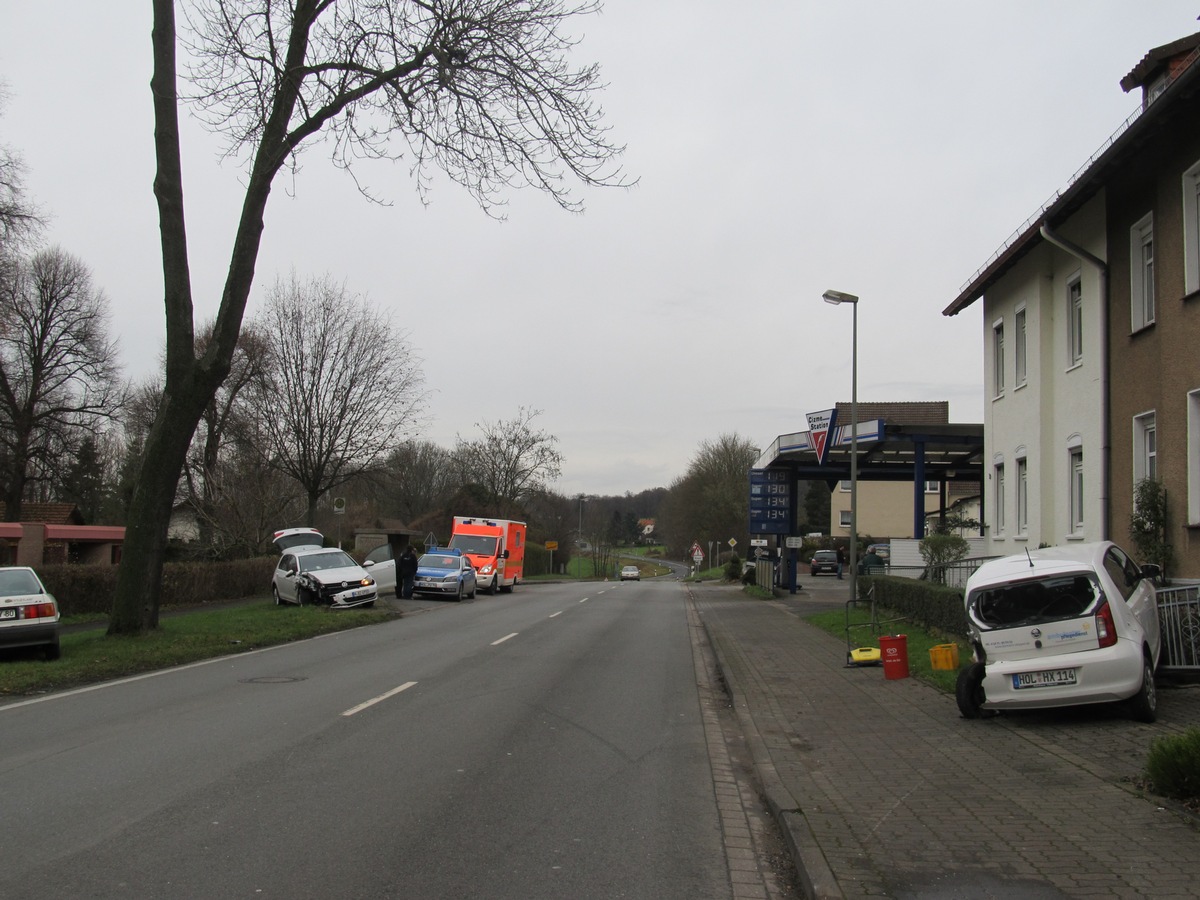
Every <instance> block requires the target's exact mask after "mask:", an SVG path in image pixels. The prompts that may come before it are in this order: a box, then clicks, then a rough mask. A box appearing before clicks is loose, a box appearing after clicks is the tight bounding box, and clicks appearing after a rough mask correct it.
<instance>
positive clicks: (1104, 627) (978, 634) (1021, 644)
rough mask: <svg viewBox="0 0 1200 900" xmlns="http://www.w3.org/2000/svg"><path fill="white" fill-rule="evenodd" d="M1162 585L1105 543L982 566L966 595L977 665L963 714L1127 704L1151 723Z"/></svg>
mask: <svg viewBox="0 0 1200 900" xmlns="http://www.w3.org/2000/svg"><path fill="white" fill-rule="evenodd" d="M1158 576H1159V569H1158V567H1157V566H1139V565H1138V564H1137V563H1135V562H1134V561H1133V560H1132V559H1131V558H1130V556H1129V555H1128V554H1127V553H1125V551H1123V550H1122V549H1121V548H1120V547H1118V546H1117V545H1116V544H1113V543H1111V542H1109V541H1102V542H1099V543H1091V544H1075V545H1069V546H1065V547H1051V548H1048V549H1040V550H1032V551H1027V552H1025V553H1022V554H1019V555H1016V556H1008V557H1005V558H1003V559H997V560H992V561H991V562H987V563H984V564H983V565H982V566H980V567H979V569H978V570H977V571H976V572H975V574H974V575H972V576H971V578H970V579H969V580H968V581H967V586H966V592H965V598H964V602H965V603H966V612H967V620H968V627H969V636H970V639H971V644H972V646H973V647H974V662H973V663H972V664H971V665H970V666H968V667H967V668H965V669H963V670H962V672H960V673H959V677H958V688H957V692H956V693H957V700H958V708H959V711H960V712H961V713H962V714H963V716H964V717H966V718H968V719H974V718H979V717H980V716H981V715H984V714H987V713H993V714H994V713H995V712H997V711H1001V710H1014V709H1036V708H1041V707H1054V706H1079V705H1083V704H1089V703H1108V702H1118V701H1123V702H1126V703H1127V704H1128V707H1129V711H1130V713H1131V714H1132V716H1133V717H1134V718H1136V719H1138V720H1140V721H1143V722H1153V721H1154V717H1155V714H1156V708H1157V695H1156V694H1155V689H1154V671H1155V669H1156V668H1157V667H1158V659H1159V653H1160V647H1161V642H1160V632H1159V622H1158V605H1157V601H1156V599H1155V592H1154V585H1153V583H1152V579H1153V578H1156V577H1158Z"/></svg>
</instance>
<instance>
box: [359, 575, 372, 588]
mask: <svg viewBox="0 0 1200 900" xmlns="http://www.w3.org/2000/svg"><path fill="white" fill-rule="evenodd" d="M359 584H361V585H362V586H363V587H374V586H375V579H374V578H371V577H370V576H367V577H366V578H364V579H362V580H361V581H360V582H359Z"/></svg>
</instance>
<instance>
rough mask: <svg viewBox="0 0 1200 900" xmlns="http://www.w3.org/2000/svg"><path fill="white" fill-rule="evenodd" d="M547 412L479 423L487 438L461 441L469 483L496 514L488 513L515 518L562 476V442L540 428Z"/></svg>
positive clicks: (460, 458) (458, 453)
mask: <svg viewBox="0 0 1200 900" xmlns="http://www.w3.org/2000/svg"><path fill="white" fill-rule="evenodd" d="M541 414H542V413H541V410H532V409H526V408H525V407H523V406H522V407H520V408H519V409H518V411H517V415H516V416H515V417H514V418H512V419H511V420H509V421H507V422H504V421H500V422H483V423H482V424H480V423H476V425H475V427H476V428H478V429H479V430H480V431H482V432H483V436H482V437H480V438H478V439H476V440H473V441H468V440H464V439H463V438H462V437H459V438H458V439H457V440H456V441H455V447H454V456H455V459H456V461H457V463H458V466H459V467H460V470H461V471H462V473H463V475H462V477H463V480H464V481H468V482H475V483H476V484H479V485H480V486H481V487H482V488H483V489H484V491H485V492H486V494H487V496H488V498H489V500H490V503H491V505H492V509H490V510H483V511H482V512H485V513H490V514H493V515H497V516H508V515H511V514H513V512H514V511H515V510H516V509H517V507H518V505H519V504H520V502H521V501H522V500H523V499H525V498H526V497H528V496H529V495H530V494H532V493H534V492H536V491H542V490H545V489H546V484H547V482H549V481H553V480H554V479H555V478H557V477H558V476H559V475H560V474H562V461H563V457H562V454H561V453H559V452H558V450H556V449H555V444H557V443H558V438H556V437H554V435H552V434H549V433H547V432H545V431H537V430H535V429H534V426H533V420H534V419H536V418H537V417H538V416H540V415H541Z"/></svg>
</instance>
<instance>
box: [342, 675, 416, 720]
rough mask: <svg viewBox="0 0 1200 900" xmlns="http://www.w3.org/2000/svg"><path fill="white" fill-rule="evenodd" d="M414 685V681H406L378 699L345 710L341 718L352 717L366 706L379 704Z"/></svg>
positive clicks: (374, 698) (373, 698)
mask: <svg viewBox="0 0 1200 900" xmlns="http://www.w3.org/2000/svg"><path fill="white" fill-rule="evenodd" d="M415 685H416V682H415V681H406V682H404V684H402V685H400V686H399V687H394V688H392V689H391V690H390V691H388V692H387V693H384V694H380V695H379V696H378V697H372V698H371V699H370V700H367V701H365V702H363V703H360V704H358V706H352V707H350V709H348V710H346V711H345V712H344V713H342V715H343V716H352V715H354V714H355V713H360V712H362V711H363V710H364V709H366V708H367V707H368V706H374V705H375V704H376V703H379V702H380V701H382V700H386V699H387V698H388V697H395V696H396V695H397V694H398V693H400V692H401V691H407V690H408V689H409V688H410V687H414V686H415Z"/></svg>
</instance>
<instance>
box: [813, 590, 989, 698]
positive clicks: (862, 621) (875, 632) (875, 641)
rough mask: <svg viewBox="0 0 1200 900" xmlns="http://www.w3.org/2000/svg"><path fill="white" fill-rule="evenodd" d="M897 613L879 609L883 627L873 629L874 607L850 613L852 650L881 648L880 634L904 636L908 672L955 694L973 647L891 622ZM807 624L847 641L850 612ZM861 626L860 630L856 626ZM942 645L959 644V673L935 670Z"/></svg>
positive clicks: (826, 615)
mask: <svg viewBox="0 0 1200 900" xmlns="http://www.w3.org/2000/svg"><path fill="white" fill-rule="evenodd" d="M896 617H897V616H896V614H895V613H893V612H890V611H889V610H886V609H877V610H876V612H875V619H876V621H877V622H878V623H880V624H879V627H878V628H873V627H871V625H870V622H871V608H870V606H869V605H865V604H860V605H858V606H856V607H855V608H854V609H852V610H850V624H851V626H852V628H851V631H850V645H851V646H852V647H878V646H879V635H880V634H885V635H894V634H903V635H905V636H906V638H907V639H906V644H907V646H908V670H909V672H910V673H911V674H912V675H913V677H915V678H920V679H921V680H922V681H926V682H929V683H930V684H932V685H935V686H936V687H938V688H940V689H942V690H944V691H949V692H953V691H954V686H955V682H956V681H957V680H958V671H959V670H961V669H963V668H966V667H967V666H968V665H970V664H971V648H970V645H968V644H967V642H966V640H965V639H963V638H954V637H947V636H946V635H944V634H940V633H936V632H931V631H929V630H928V629H925V628H922V627H920V626H919V625H915V624H913V623H912V622H905V621H898V622H893V621H889V620H891V619H895V618H896ZM807 621H809V622H811V623H812V624H813V625H816V626H817V627H818V628H820V629H821V630H823V631H827V632H829V634H832V635H834V636H835V637H837V638H838V639H839V640H841V641H845V640H846V613H845V612H844V611H838V612H827V613H817V614H815V615H812V616H808V617H807ZM853 626H860V627H853ZM938 644H958V670H955V671H946V670H943V669H934V668H933V664H932V663H931V662H930V659H929V650H930V648H931V647H935V646H937V645H938Z"/></svg>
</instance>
